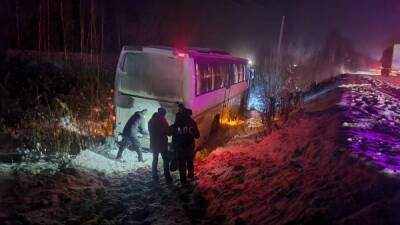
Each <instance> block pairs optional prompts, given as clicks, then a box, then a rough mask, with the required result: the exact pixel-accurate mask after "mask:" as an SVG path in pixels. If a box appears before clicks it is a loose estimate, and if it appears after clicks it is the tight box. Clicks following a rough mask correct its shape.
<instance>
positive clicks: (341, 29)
mask: <svg viewBox="0 0 400 225" xmlns="http://www.w3.org/2000/svg"><path fill="white" fill-rule="evenodd" d="M39 1H40V0H31V1H28V0H25V1H19V4H20V8H21V9H20V10H21V14H23V15H21V21H22V23H26V24H25V25H22V27H23V31H22V35H23V38H22V39H24V40H25V42H29V41H30V42H31V43H24V44H23V47H24V48H28V49H29V48H34V47H35V45H36V43H37V40H35V38H37V36H38V35H35V32H36V30H37V25H36V24H35V22H34V21H35V18H37V15H36V14H37V12H36V11H38V10H32V8H35V7H36V8H38V7H37V5H38V2H39ZM51 2H52V4H53V5H54V6H53V7H54V9H53V12H52V16H53V17H52V20H53V21H57V20H55V19H54V18H55V17H56V19H57V16H59V13H58V11H57V10H58V8H59V7H58V6H57V4H59V3H58V2H59V1H51ZM64 2H66V3H65V4H69V5H71V6H70V7H66V8H67V10H68V9H72V10H71V11H70V12H68V11H66V12H65V13H66V15H67V14H68V13H70V14H71V15H78V14H77V13H76V12H74V10H75V11H78V10H79V8H77V5H79V1H78V0H70V1H66V0H64ZM87 2H89V1H87ZM95 2H96V3H99V4H98V5H101V4H103V5H105V6H104V8H105V31H106V32H105V35H106V37H105V40H104V41H105V48H106V49H107V48H108V49H112V50H113V51H119V49H120V47H119V46H118V44H117V43H118V41H116V39H117V31H118V30H122V31H123V32H122V34H121V35H120V36H121V37H122V39H121V40H122V42H121V41H120V42H119V43H120V44H129V45H149V44H156V45H170V46H175V47H182V46H199V47H210V48H217V49H223V50H228V51H230V52H231V53H233V54H236V55H240V56H244V57H252V56H253V55H254V54H255V53H256V51H257V50H258V49H260V48H261V47H264V48H270V49H273V48H276V45H277V41H278V34H279V26H280V23H281V18H282V16H283V15H284V16H286V24H285V25H286V26H285V33H284V39H283V44H284V45H286V46H287V45H289V44H290V43H301V44H302V45H304V47H305V48H307V49H317V48H321V46H322V45H323V43H324V41H325V40H326V38H327V36H328V35H329V34H330V33H332V32H336V33H340V34H341V35H342V36H344V37H345V38H348V39H350V40H351V41H352V42H353V44H354V47H355V49H356V50H358V51H360V52H362V53H365V54H367V55H369V56H372V57H374V58H379V57H380V56H381V54H382V50H383V49H384V48H385V47H386V46H387V45H389V44H390V43H391V42H392V41H393V40H399V38H400V26H399V25H398V24H399V23H400V2H399V1H396V0H330V1H325V0H286V1H285V0H269V1H268V0H201V1H199V0H119V1H104V0H98V1H95ZM0 4H1V6H0V15H1V16H0V22H2V24H4V26H3V29H2V31H1V32H3V33H4V32H8V33H9V34H6V35H0V37H6V38H8V45H9V46H10V47H11V48H15V46H16V44H15V39H16V35H15V33H16V32H15V29H14V28H15V18H16V17H15V1H11V0H0ZM73 5H75V8H74V6H73ZM24 10H25V11H24ZM100 10H101V7H99V11H100ZM57 14H58V15H57ZM72 17H73V16H71V18H72ZM58 20H59V18H58ZM77 20H79V18H75V22H74V23H75V25H76V24H77V23H78V22H77ZM24 21H25V22H24ZM57 23H58V24H59V23H60V22H53V25H52V26H53V27H52V32H53V34H60V33H61V31H60V30H57V28H56V26H58V27H59V25H57ZM29 29H32V30H29ZM72 31H74V32H72V33H73V34H75V35H76V36H77V37H76V40H79V27H72ZM32 34H34V35H32ZM59 42H61V41H59ZM54 43H57V42H54ZM73 45H74V44H71V45H70V46H73ZM75 45H77V44H75ZM54 48H55V49H57V48H58V50H60V49H62V47H60V46H54ZM75 49H77V48H75Z"/></svg>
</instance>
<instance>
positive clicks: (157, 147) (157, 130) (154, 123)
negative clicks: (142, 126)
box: [148, 108, 172, 182]
mask: <svg viewBox="0 0 400 225" xmlns="http://www.w3.org/2000/svg"><path fill="white" fill-rule="evenodd" d="M166 114H167V111H166V110H165V109H164V108H159V109H158V112H156V113H154V114H153V116H152V117H151V119H150V120H149V123H148V127H149V134H150V149H151V151H152V152H153V163H152V167H151V169H152V175H153V179H154V180H156V181H157V180H158V179H159V178H158V170H157V165H158V155H159V154H160V153H161V157H162V159H163V167H164V176H165V180H166V181H167V182H171V181H172V178H171V175H170V173H169V157H168V136H167V135H168V127H169V126H168V122H167V119H166V118H165V115H166Z"/></svg>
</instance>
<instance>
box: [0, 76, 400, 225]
mask: <svg viewBox="0 0 400 225" xmlns="http://www.w3.org/2000/svg"><path fill="white" fill-rule="evenodd" d="M396 84H400V80H399V79H397V80H395V81H394V80H393V82H391V81H390V80H389V81H386V80H382V79H381V78H380V77H373V78H371V77H369V78H368V77H367V78H365V77H347V78H345V79H344V80H343V81H342V82H341V84H340V87H339V86H338V85H337V86H328V88H327V89H325V90H322V91H321V92H320V93H318V94H317V95H315V96H312V97H311V98H310V99H308V100H309V102H308V103H307V105H306V107H305V109H304V111H303V112H295V113H292V114H291V116H290V118H289V120H288V121H287V122H286V123H284V124H281V123H279V124H277V126H276V129H274V130H273V132H272V133H271V134H269V135H268V136H265V137H262V138H260V135H253V132H257V131H261V130H263V129H262V127H260V125H261V123H260V121H261V119H260V117H259V115H258V114H257V113H255V112H252V113H250V114H249V115H251V118H250V119H249V120H248V121H247V123H245V124H247V127H246V128H245V129H244V130H243V131H242V132H241V133H240V134H238V135H232V136H231V137H230V138H229V137H227V135H226V134H227V133H229V134H230V133H231V132H225V134H224V136H223V139H222V138H221V140H224V141H225V140H229V141H227V143H225V144H224V145H223V146H221V147H218V148H217V149H216V150H215V151H213V152H212V153H211V154H210V155H209V156H208V157H207V158H206V159H204V160H201V161H200V160H199V161H197V162H196V168H195V169H196V177H197V180H196V181H195V182H193V183H192V184H190V185H187V186H182V185H180V184H179V180H178V176H177V173H176V172H175V173H174V174H173V176H174V182H173V183H172V184H168V183H166V182H165V181H164V179H163V177H162V176H161V180H160V182H159V183H155V182H153V181H152V179H151V172H150V164H151V154H149V153H145V155H144V158H145V159H146V162H145V163H139V162H138V161H137V155H136V153H132V152H130V151H125V152H124V155H123V158H124V160H125V162H122V163H121V162H117V161H115V160H113V158H114V157H115V155H116V153H117V148H116V147H115V146H114V145H113V144H111V143H108V144H106V145H103V146H98V147H93V148H90V149H87V150H84V151H82V152H81V153H80V154H79V155H78V156H77V157H76V158H74V159H73V160H72V165H73V167H72V168H67V169H63V170H62V171H60V172H57V171H56V170H55V169H56V168H55V166H56V165H52V164H49V163H44V162H38V163H34V164H29V163H25V164H19V165H18V166H16V165H8V164H0V171H1V172H2V173H1V174H0V182H1V184H2V185H1V186H0V224H167V225H169V224H171V225H172V224H204V225H205V224H235V225H239V224H271V225H279V224H286V225H295V224H385V225H392V224H393V225H394V224H400V217H399V216H398V208H399V207H400V192H399V190H400V181H399V179H398V177H397V176H396V175H395V174H393V173H392V174H388V173H384V172H387V171H392V172H394V171H395V170H397V167H398V164H397V162H398V158H397V157H398V156H397V153H398V152H397V151H399V150H398V143H399V142H398V139H397V137H398V132H397V131H398V128H397V127H398V125H400V124H399V123H400V121H399V118H398V114H399V113H400V111H398V110H399V104H400V100H399V99H400V90H398V88H397V86H396ZM399 86H400V85H399ZM372 133H373V135H371V134H372ZM232 134H233V133H232ZM228 136H229V135H228ZM221 137H222V136H221ZM232 137H233V138H232ZM213 139H215V140H214V142H218V140H216V139H218V138H216V137H213ZM161 163H162V160H160V165H159V167H160V168H161ZM32 168H35V169H32ZM29 170H33V171H36V172H35V173H27V172H32V171H29ZM24 171H26V172H24ZM51 171H54V172H51Z"/></svg>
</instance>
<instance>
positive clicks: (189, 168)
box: [171, 109, 200, 184]
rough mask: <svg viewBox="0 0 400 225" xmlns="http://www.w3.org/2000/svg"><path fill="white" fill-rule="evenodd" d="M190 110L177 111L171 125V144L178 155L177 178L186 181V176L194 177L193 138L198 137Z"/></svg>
mask: <svg viewBox="0 0 400 225" xmlns="http://www.w3.org/2000/svg"><path fill="white" fill-rule="evenodd" d="M191 114H192V110H190V109H184V110H182V112H181V113H177V115H176V116H177V117H176V120H175V123H174V124H173V125H172V126H171V131H172V145H173V146H174V150H175V151H176V153H177V156H178V164H179V178H180V181H181V183H183V184H184V183H187V180H186V177H189V178H190V179H193V178H194V165H193V161H194V148H195V139H197V138H199V137H200V132H199V129H198V127H197V124H196V122H195V121H194V120H193V119H192V117H191V116H190V115H191Z"/></svg>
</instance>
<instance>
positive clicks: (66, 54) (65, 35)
mask: <svg viewBox="0 0 400 225" xmlns="http://www.w3.org/2000/svg"><path fill="white" fill-rule="evenodd" d="M60 16H61V27H62V32H63V46H64V58H65V61H68V52H67V51H68V50H67V34H66V25H65V16H64V0H60Z"/></svg>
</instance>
